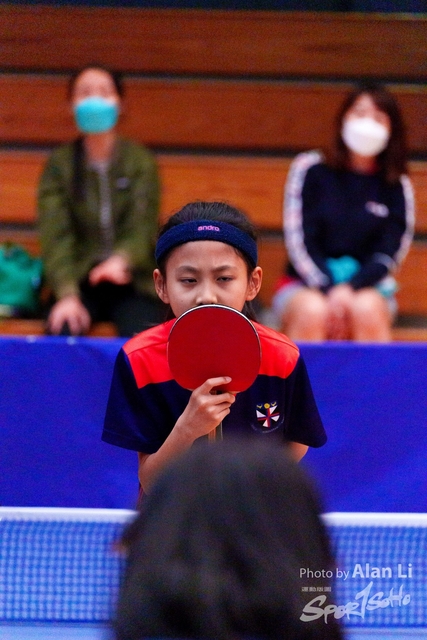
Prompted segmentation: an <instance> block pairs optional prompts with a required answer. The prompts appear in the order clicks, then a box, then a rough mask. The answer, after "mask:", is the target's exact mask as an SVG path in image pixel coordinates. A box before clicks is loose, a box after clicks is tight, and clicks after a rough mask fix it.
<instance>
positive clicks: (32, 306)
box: [0, 242, 43, 317]
mask: <svg viewBox="0 0 427 640" xmlns="http://www.w3.org/2000/svg"><path fill="white" fill-rule="evenodd" d="M42 276H43V263H42V261H41V259H40V258H34V257H32V256H31V255H30V254H29V253H28V251H26V249H24V247H21V246H20V245H17V244H13V243H7V242H6V243H4V244H0V316H3V317H5V316H7V317H11V316H29V315H33V314H35V313H36V312H37V310H38V308H39V295H40V288H41V283H42Z"/></svg>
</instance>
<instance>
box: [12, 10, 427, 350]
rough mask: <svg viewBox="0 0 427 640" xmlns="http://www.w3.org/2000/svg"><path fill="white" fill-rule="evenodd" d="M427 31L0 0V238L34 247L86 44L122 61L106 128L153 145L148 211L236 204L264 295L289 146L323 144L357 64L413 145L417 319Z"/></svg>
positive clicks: (347, 19) (420, 21)
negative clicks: (252, 235) (114, 123)
mask: <svg viewBox="0 0 427 640" xmlns="http://www.w3.org/2000/svg"><path fill="white" fill-rule="evenodd" d="M95 11H96V17H97V20H96V21H94V19H93V18H94V12H95ZM426 29H427V18H426V17H425V16H418V15H417V16H405V18H404V19H403V18H401V17H400V16H398V15H393V14H388V15H379V14H364V15H363V14H353V13H325V12H321V13H316V12H287V11H286V12H280V11H279V12H275V11H216V10H209V11H206V10H186V11H182V10H175V9H171V10H169V9H167V10H163V9H160V10H159V9H139V8H138V9H137V8H135V9H129V8H118V7H114V8H107V7H104V8H100V7H97V8H96V9H95V8H86V7H72V6H67V7H48V6H41V5H37V6H30V5H29V6H25V5H20V6H16V5H1V6H0V50H1V51H2V73H1V74H0V105H1V111H0V125H1V145H2V151H0V196H1V200H0V203H1V204H0V241H4V240H5V239H7V240H11V241H15V242H19V243H20V244H23V245H24V246H26V247H27V248H28V249H29V250H30V251H31V252H32V253H33V254H38V253H39V250H40V248H39V240H38V235H37V230H36V226H35V218H36V205H35V201H36V185H37V182H38V179H39V176H40V172H41V169H42V166H43V163H44V162H45V159H46V157H47V153H48V151H49V150H50V149H51V148H52V147H53V146H56V145H57V144H60V143H61V142H64V141H66V140H69V139H72V138H73V137H74V136H75V129H74V124H73V121H72V118H71V115H70V114H69V113H67V111H66V109H64V104H65V102H66V89H67V82H68V74H69V72H70V71H72V70H74V69H75V68H79V67H80V66H82V65H85V64H87V63H88V62H92V61H93V60H94V58H95V59H96V60H97V61H98V62H99V63H101V64H105V65H107V66H109V67H111V68H115V69H117V70H119V71H122V72H124V74H125V82H126V101H125V112H124V114H123V117H122V121H121V132H122V133H123V134H124V135H126V136H128V137H130V138H132V139H134V140H139V141H140V142H142V143H144V144H146V145H147V146H149V147H151V148H152V149H153V150H154V151H155V152H156V154H157V157H158V160H159V165H160V172H161V179H162V185H163V197H162V211H161V216H162V219H164V218H165V217H166V216H167V215H169V214H170V213H171V212H173V211H174V210H176V209H177V208H178V207H180V206H181V205H182V204H184V203H186V202H188V201H189V200H193V199H225V200H228V201H230V202H232V203H234V204H236V205H237V206H239V207H241V208H242V209H244V210H246V211H247V213H248V214H249V215H250V217H251V218H252V219H253V221H254V222H255V223H256V224H257V225H258V227H259V228H260V256H261V264H262V266H263V267H264V273H265V275H264V284H263V288H262V291H261V300H262V302H263V303H264V304H268V303H269V301H270V299H271V295H272V292H273V289H274V284H275V282H276V279H277V277H278V275H279V274H280V272H281V270H282V265H283V263H284V261H285V259H286V255H285V249H284V246H283V241H282V235H281V234H282V231H281V229H282V200H283V185H284V181H285V179H286V173H287V170H288V167H289V162H290V159H291V158H292V156H293V155H294V154H295V153H296V152H298V151H301V150H307V149H312V148H316V147H320V146H323V145H324V144H326V143H327V142H328V141H329V138H330V128H331V126H332V121H333V117H334V115H335V112H336V108H337V106H338V105H339V103H340V102H341V99H342V97H343V95H344V94H345V93H346V91H347V90H348V88H349V87H350V84H351V83H352V82H353V81H354V80H356V79H359V78H372V79H375V80H380V81H382V82H384V83H386V84H387V85H388V86H389V88H390V89H391V90H392V92H393V93H394V94H395V95H396V97H397V99H398V100H399V103H400V105H401V107H402V111H403V115H404V118H405V121H406V123H407V128H408V143H409V150H410V153H411V154H412V158H414V160H413V161H412V162H411V174H412V178H413V181H414V185H415V190H416V198H417V227H416V233H417V236H416V241H415V242H414V244H413V247H412V248H411V251H410V253H409V255H408V258H407V260H406V262H405V263H404V266H403V268H402V270H401V272H400V274H399V281H400V285H401V288H400V291H399V293H398V301H399V305H400V309H401V311H402V313H406V314H415V315H416V314H420V315H425V316H426V318H427V278H425V277H420V274H424V273H425V271H426V270H425V266H426V264H427V262H426V260H427V242H426V240H425V239H426V237H427V161H424V160H415V158H423V157H427V127H426V126H425V122H426V117H427V93H426V90H425V89H426V82H425V72H426V59H425V36H426ZM23 42H25V46H22V43H23ZM52 51H54V52H55V55H54V56H53V55H52ZM71 51H72V56H71V55H70V52H71ZM396 51H404V55H398V56H396V55H395V52H396ZM207 52H208V53H209V55H207ZM126 74H127V75H126ZM41 105H42V106H43V108H41ZM7 326H11V325H7V323H6V324H4V323H3V325H2V324H1V323H0V333H2V331H3V332H6V330H7ZM21 328H22V330H23V331H24V325H21ZM33 329H34V331H35V325H34V326H33ZM402 330H403V328H402ZM400 335H405V336H409V333H408V332H406V333H405V334H403V333H402V332H401V334H400ZM411 335H413V334H411ZM417 335H419V333H418V334H417ZM405 339H409V338H405Z"/></svg>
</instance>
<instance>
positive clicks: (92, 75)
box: [71, 68, 120, 107]
mask: <svg viewBox="0 0 427 640" xmlns="http://www.w3.org/2000/svg"><path fill="white" fill-rule="evenodd" d="M94 96H97V97H101V98H105V99H106V100H108V101H109V102H114V103H115V104H117V105H119V103H120V96H119V94H118V93H117V89H116V85H115V84H114V80H113V78H112V77H111V76H110V74H109V73H107V71H103V70H102V69H95V68H94V69H86V70H85V71H82V73H81V74H80V75H79V76H77V78H76V80H75V82H74V87H73V91H72V95H71V105H72V106H73V107H74V106H76V105H77V104H78V103H79V102H81V101H82V100H84V99H85V98H93V97H94Z"/></svg>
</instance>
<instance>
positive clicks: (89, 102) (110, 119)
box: [74, 96, 119, 133]
mask: <svg viewBox="0 0 427 640" xmlns="http://www.w3.org/2000/svg"><path fill="white" fill-rule="evenodd" d="M74 117H75V119H76V124H77V126H78V128H79V129H80V131H81V132H82V133H104V131H108V130H109V129H112V128H113V127H114V126H115V124H116V123H117V118H118V117H119V108H118V106H117V104H116V103H115V102H110V101H109V100H105V98H102V97H101V96H91V97H90V98H85V99H84V100H82V101H81V102H79V103H78V104H76V105H75V107H74Z"/></svg>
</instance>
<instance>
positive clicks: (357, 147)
mask: <svg viewBox="0 0 427 640" xmlns="http://www.w3.org/2000/svg"><path fill="white" fill-rule="evenodd" d="M341 135H342V139H343V140H344V142H345V144H346V145H347V147H348V148H349V149H350V150H351V151H353V152H354V153H357V154H358V155H360V156H368V157H369V156H377V155H378V154H379V153H381V151H384V149H385V148H386V146H387V144H388V141H389V139H390V133H389V131H388V130H387V127H385V126H384V125H383V124H381V123H379V122H377V121H376V120H374V119H373V118H350V119H349V120H346V121H345V122H344V124H343V127H342V130H341Z"/></svg>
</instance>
